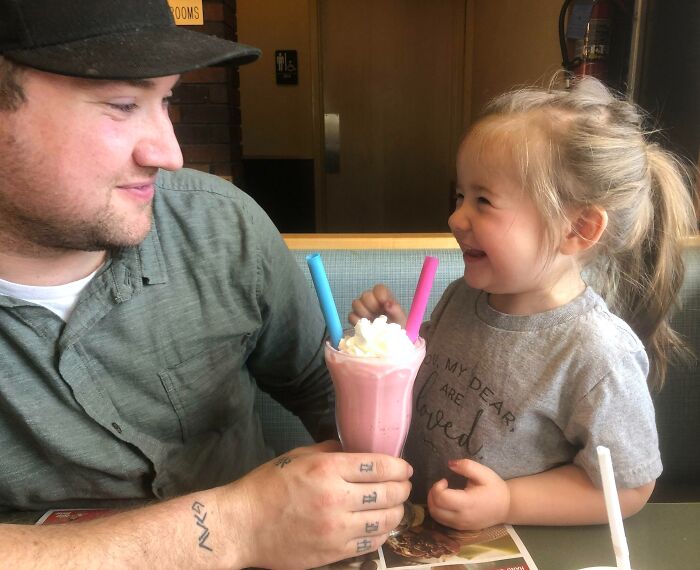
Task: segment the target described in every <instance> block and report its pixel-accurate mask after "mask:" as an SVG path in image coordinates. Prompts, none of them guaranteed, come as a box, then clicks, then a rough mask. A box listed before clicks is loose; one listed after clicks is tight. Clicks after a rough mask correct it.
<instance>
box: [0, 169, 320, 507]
mask: <svg viewBox="0 0 700 570" xmlns="http://www.w3.org/2000/svg"><path fill="white" fill-rule="evenodd" d="M324 331H325V326H324V322H323V317H322V315H321V312H320V310H319V308H318V302H317V301H316V299H315V297H314V294H313V290H312V289H311V288H310V287H309V286H308V285H307V283H306V280H305V278H304V275H303V274H302V273H301V271H300V269H299V267H298V265H297V263H296V261H295V260H294V258H293V257H292V255H291V254H290V252H289V250H288V249H287V247H286V246H285V244H284V242H283V240H282V238H281V237H280V235H279V233H278V232H277V230H276V229H275V227H274V226H273V224H272V222H271V221H270V220H269V218H268V217H267V216H266V215H265V213H264V212H263V211H262V210H261V209H260V208H259V207H258V206H257V205H256V204H255V202H254V201H253V200H252V199H250V197H248V196H247V195H246V194H244V193H243V192H241V191H240V190H238V189H236V188H235V187H233V186H232V185H231V184H230V183H228V182H226V181H224V180H222V179H220V178H218V177H215V176H210V175H206V174H202V173H198V172H196V171H190V170H181V171H179V172H177V173H169V172H164V171H163V172H160V173H159V176H158V180H157V190H156V195H155V201H154V223H153V228H152V230H151V232H150V233H149V235H148V236H147V238H146V239H145V240H144V241H143V243H141V244H140V245H139V246H138V247H133V248H125V249H122V250H119V251H113V252H111V256H110V260H109V262H108V263H107V264H106V266H105V267H103V268H102V270H101V271H100V272H99V273H98V274H97V275H96V276H95V277H94V279H93V280H92V281H91V282H90V283H89V284H88V286H87V287H86V288H85V289H84V290H83V291H82V292H81V294H80V297H79V299H78V303H77V305H76V307H75V310H74V312H73V313H72V315H71V317H70V318H69V320H68V322H67V323H64V322H63V320H62V319H61V318H60V317H58V316H57V315H55V314H54V313H52V312H51V311H49V310H48V309H46V308H44V307H41V306H38V305H35V304H33V303H29V302H27V301H22V300H20V299H16V298H12V297H8V296H0V450H1V451H2V462H1V464H0V510H3V509H43V508H49V507H61V506H63V507H66V506H72V507H77V506H80V505H82V504H95V503H98V502H103V501H108V500H112V499H129V500H131V499H134V500H138V499H146V500H147V499H153V498H166V497H172V496H175V495H179V494H182V493H186V492H188V491H193V490H196V489H202V488H208V487H212V486H215V485H220V484H223V483H226V482H228V481H231V480H233V479H236V478H237V477H240V476H241V475H243V474H244V473H246V472H247V471H249V470H250V469H252V468H253V467H255V466H257V465H258V464H260V463H261V462H263V461H265V460H267V459H268V458H269V457H270V455H271V453H270V450H268V449H266V446H265V442H264V441H263V437H262V432H261V425H260V421H259V419H258V417H257V416H256V414H255V412H254V409H253V403H254V398H255V391H256V387H255V385H256V384H257V385H258V386H260V387H262V388H263V389H265V390H267V391H268V392H270V393H271V394H272V395H273V396H274V397H275V398H277V399H278V400H279V401H281V402H282V403H283V404H284V405H285V406H286V407H288V408H289V409H291V410H292V411H293V412H295V413H296V414H297V415H299V416H300V417H301V418H302V419H303V420H304V421H305V424H306V426H307V427H308V428H309V430H310V431H311V432H312V434H313V433H314V432H315V431H316V428H317V427H318V426H319V424H320V422H321V421H324V420H330V421H332V417H333V390H332V385H331V383H330V380H329V378H328V374H327V371H326V368H325V365H324V362H323V350H322V341H323V337H324Z"/></svg>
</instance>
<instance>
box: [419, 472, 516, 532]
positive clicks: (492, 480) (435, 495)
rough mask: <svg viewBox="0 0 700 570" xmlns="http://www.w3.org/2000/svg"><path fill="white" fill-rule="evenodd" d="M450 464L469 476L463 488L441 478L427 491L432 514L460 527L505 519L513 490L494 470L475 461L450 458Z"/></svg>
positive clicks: (496, 522)
mask: <svg viewBox="0 0 700 570" xmlns="http://www.w3.org/2000/svg"><path fill="white" fill-rule="evenodd" d="M447 464H448V466H449V468H450V469H451V470H452V471H454V472H455V473H458V474H460V475H463V476H464V477H466V478H467V479H468V482H467V486H466V487H465V488H464V489H450V488H448V486H447V481H446V480H445V479H441V480H440V481H438V482H437V483H435V484H434V485H433V487H432V488H431V489H430V492H429V493H428V509H429V510H430V516H432V517H433V518H434V519H435V520H436V521H438V522H439V523H442V524H444V525H446V526H450V527H452V528H456V529H458V530H479V529H482V528H486V527H489V526H493V525H495V524H501V523H503V522H506V520H507V518H508V512H509V510H510V490H509V488H508V485H507V484H506V482H505V481H504V480H503V479H501V478H500V477H499V476H498V475H497V474H496V473H495V472H494V471H493V470H491V469H489V468H488V467H485V466H483V465H481V464H480V463H477V462H476V461H472V460H471V459H460V460H454V461H448V463H447Z"/></svg>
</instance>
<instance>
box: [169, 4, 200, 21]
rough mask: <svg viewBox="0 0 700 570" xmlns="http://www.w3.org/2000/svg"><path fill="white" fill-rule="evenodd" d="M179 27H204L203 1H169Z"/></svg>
mask: <svg viewBox="0 0 700 570" xmlns="http://www.w3.org/2000/svg"><path fill="white" fill-rule="evenodd" d="M168 4H169V5H170V11H171V12H172V13H173V18H175V23H176V24H177V25H178V26H203V25H204V12H203V11H202V0H168Z"/></svg>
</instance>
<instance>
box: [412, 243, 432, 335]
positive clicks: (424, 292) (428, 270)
mask: <svg viewBox="0 0 700 570" xmlns="http://www.w3.org/2000/svg"><path fill="white" fill-rule="evenodd" d="M437 267H438V259H437V257H431V256H430V255H426V256H425V261H424V262H423V269H421V272H420V277H419V278H418V285H417V286H416V293H415V295H414V296H413V302H412V303H411V310H410V311H409V312H408V320H407V321H406V334H407V335H408V338H410V339H411V342H416V340H417V339H418V332H419V330H420V325H421V323H422V322H423V315H424V314H425V308H426V307H427V306H428V297H430V289H432V287H433V279H435V272H436V271H437Z"/></svg>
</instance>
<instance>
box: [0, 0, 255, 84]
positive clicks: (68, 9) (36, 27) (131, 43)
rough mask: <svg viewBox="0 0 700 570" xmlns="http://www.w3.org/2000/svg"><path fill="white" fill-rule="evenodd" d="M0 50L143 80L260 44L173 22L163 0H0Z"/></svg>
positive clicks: (46, 66) (237, 58)
mask: <svg viewBox="0 0 700 570" xmlns="http://www.w3.org/2000/svg"><path fill="white" fill-rule="evenodd" d="M0 54H2V56H3V57H5V58H6V59H9V60H11V61H14V62H17V63H20V64H23V65H26V66H29V67H33V68H35V69H40V70H42V71H49V72H51V73H58V74H60V75H70V76H74V77H89V78H95V79H145V78H149V77H163V76H166V75H176V74H179V73H183V72H185V71H190V70H192V69H199V68H201V67H207V66H209V65H213V64H217V63H222V62H225V61H231V62H233V63H235V64H237V65H241V64H244V63H248V62H251V61H254V60H256V59H257V58H258V57H259V56H260V50H259V49H257V48H254V47H251V46H247V45H244V44H240V43H236V42H232V41H229V40H224V39H221V38H217V37H216V36H211V35H208V34H203V33H200V32H195V31H192V30H189V29H185V28H181V27H178V26H176V25H175V21H174V20H173V15H172V13H171V11H170V7H169V6H168V3H167V1H166V0H59V1H57V0H0Z"/></svg>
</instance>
